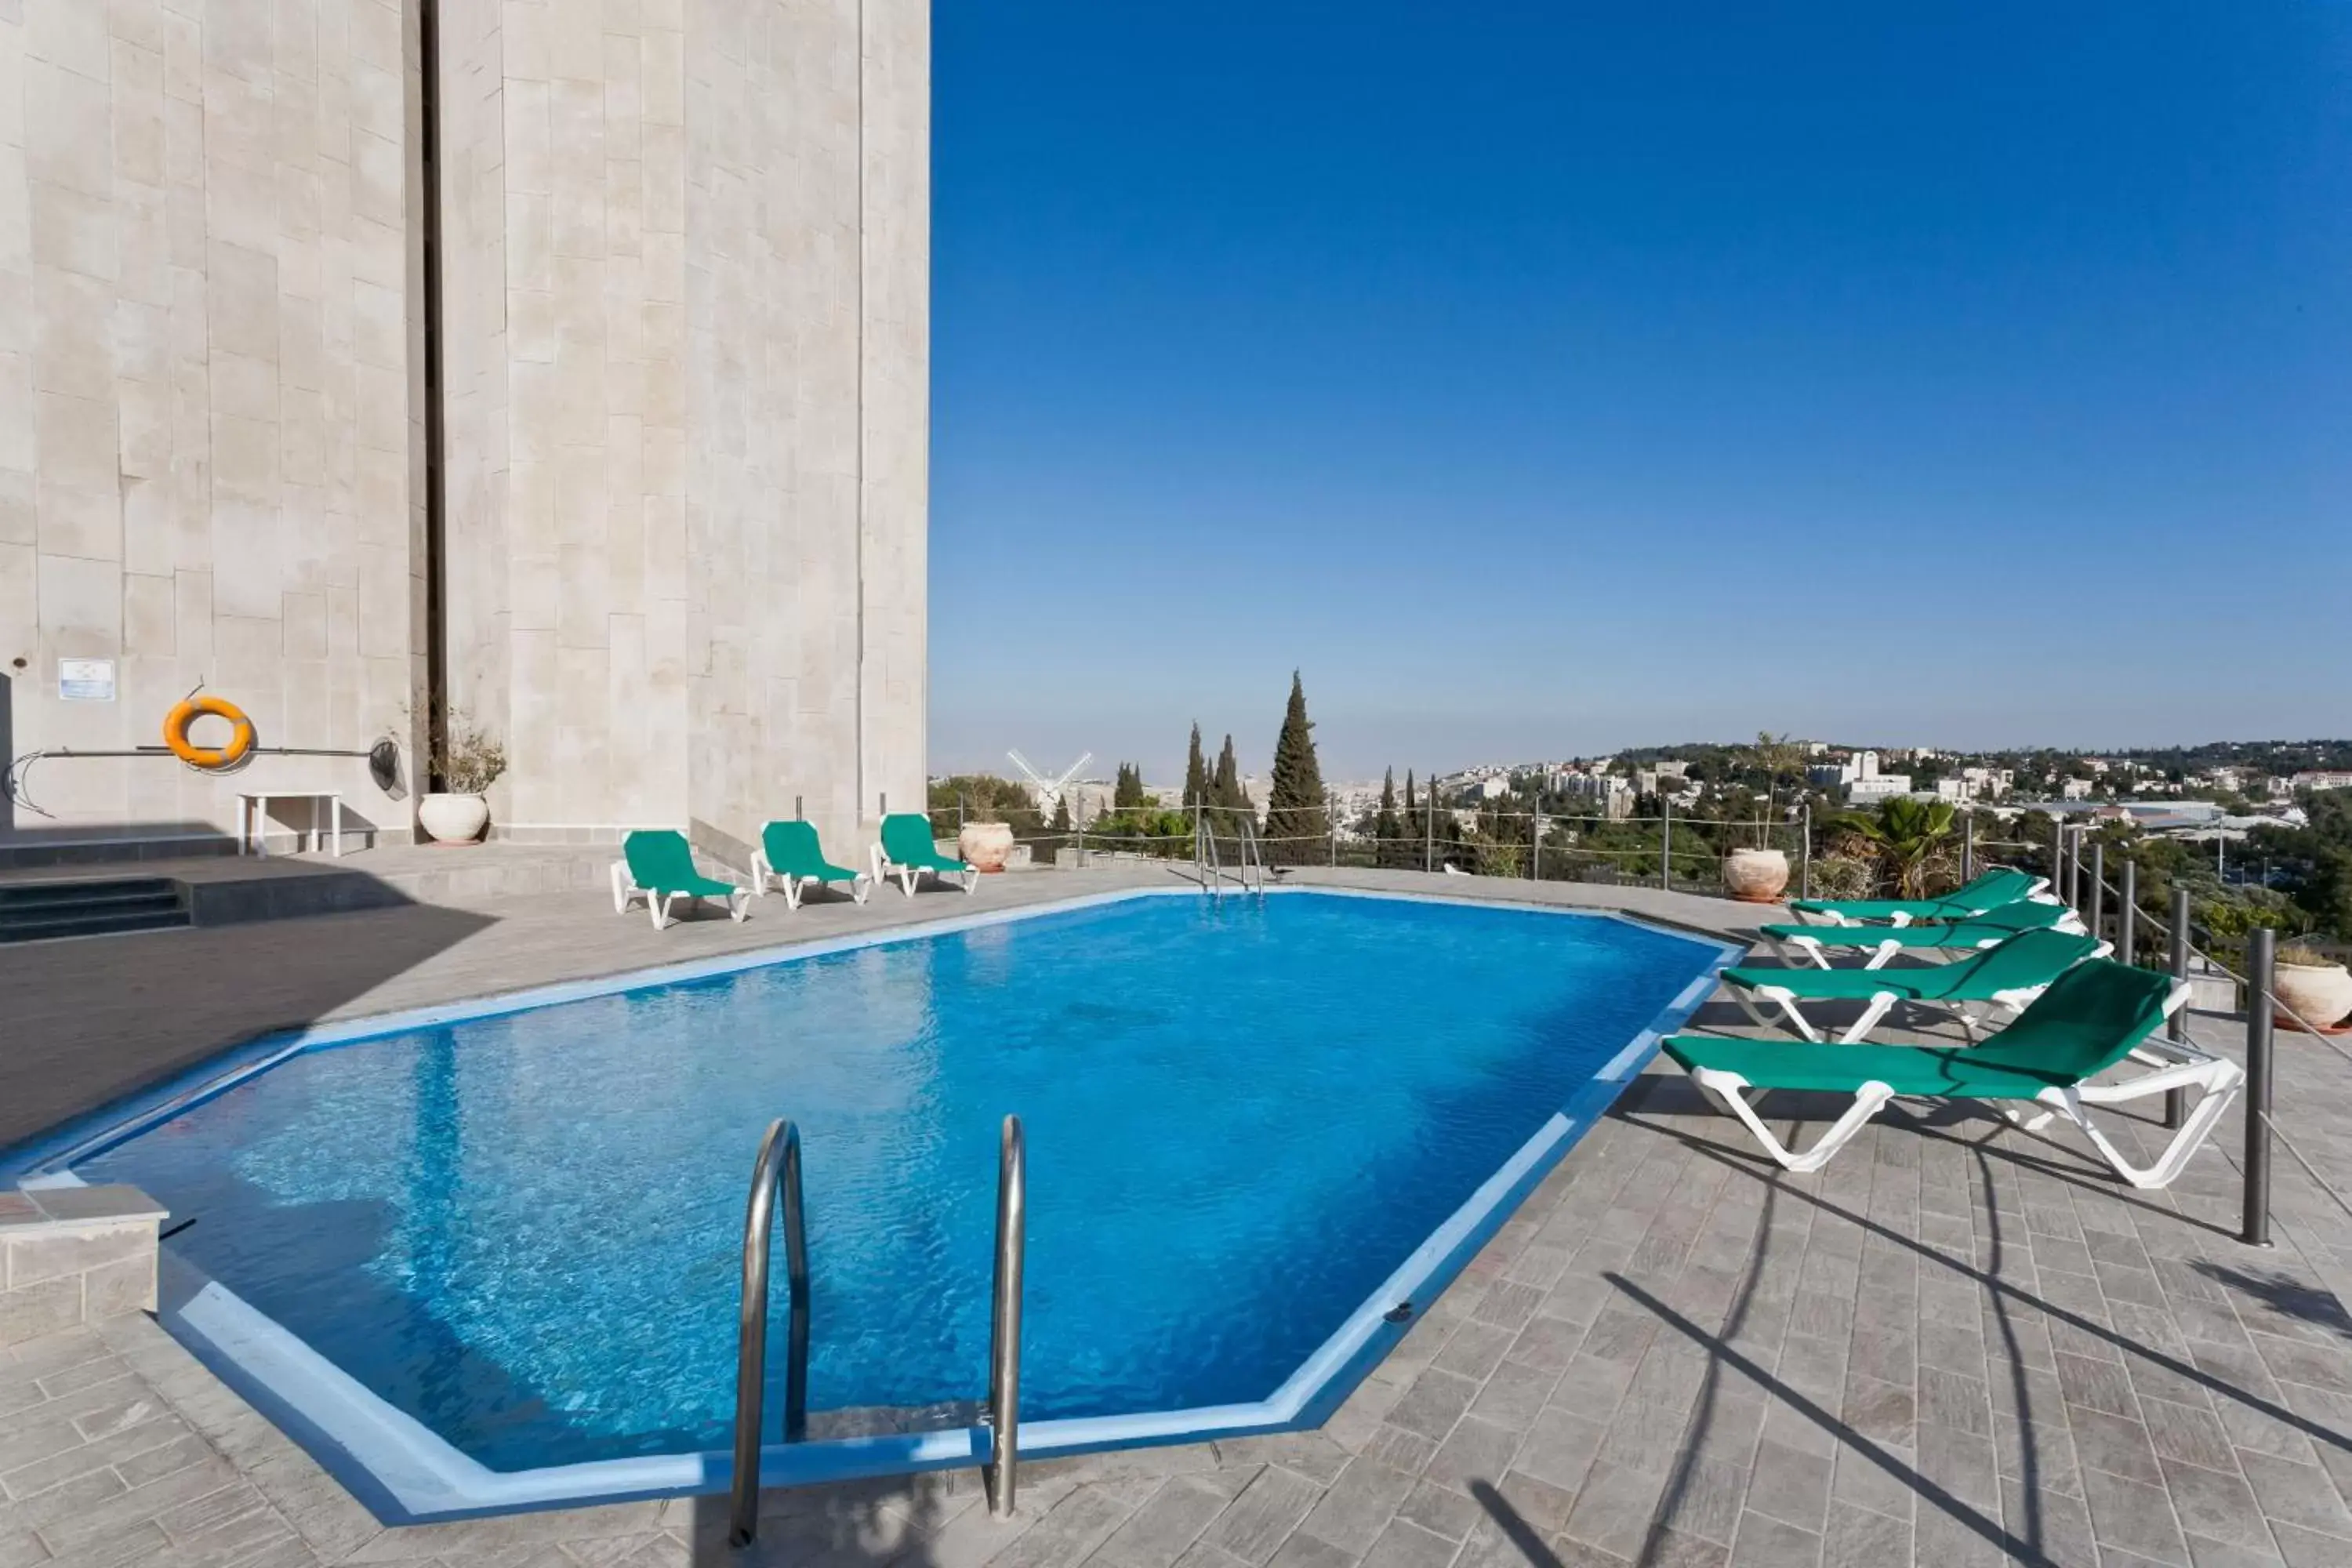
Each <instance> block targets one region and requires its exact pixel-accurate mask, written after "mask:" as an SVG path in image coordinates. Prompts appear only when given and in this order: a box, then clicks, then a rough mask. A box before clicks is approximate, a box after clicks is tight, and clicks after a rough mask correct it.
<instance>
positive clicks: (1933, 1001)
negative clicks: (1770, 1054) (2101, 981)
mask: <svg viewBox="0 0 2352 1568" xmlns="http://www.w3.org/2000/svg"><path fill="white" fill-rule="evenodd" d="M2107 951H2108V944H2107V943H2105V942H2101V941H2100V940H2099V939H2098V938H2096V937H2093V936H2081V935H2073V934H2069V933H2068V932H2065V931H2016V932H2013V933H2011V936H2010V938H2009V940H2008V941H2006V942H2002V943H2001V944H2000V946H1998V947H1992V948H1987V949H1986V950H1985V951H1983V952H1972V953H1970V954H1969V956H1967V957H1966V958H1961V959H1955V960H1954V961H1953V962H1951V963H1935V964H1915V965H1906V966H1905V967H1903V968H1901V969H1811V968H1799V969H1760V968H1758V967H1756V966H1755V965H1753V964H1739V965H1737V966H1735V967H1733V968H1730V969H1727V970H1725V971H1724V972H1723V983H1724V984H1725V985H1727V986H1728V987H1729V988H1730V990H1731V999H1732V1000H1733V1001H1735V1002H1737V1003H1738V1004H1739V1005H1740V1008H1741V1010H1742V1011H1744V1012H1745V1013H1747V1015H1748V1017H1750V1018H1752V1019H1754V1020H1755V1021H1756V1023H1757V1024H1758V1025H1759V1026H1762V1027H1764V1028H1768V1029H1769V1028H1770V1027H1772V1020H1771V1019H1770V1018H1769V1017H1767V1016H1765V1013H1764V1006H1769V1007H1771V1008H1773V1009H1774V1010H1775V1011H1777V1012H1779V1013H1780V1016H1782V1017H1784V1018H1786V1019H1787V1020H1788V1021H1789V1026H1790V1027H1791V1028H1793V1029H1795V1030H1796V1031H1797V1033H1798V1034H1800V1035H1801V1036H1803V1037H1805V1038H1806V1039H1808V1040H1810V1041H1812V1042H1814V1043H1816V1044H1818V1043H1820V1041H1821V1039H1822V1032H1821V1031H1820V1030H1819V1029H1818V1028H1816V1027H1815V1026H1814V1025H1813V1023H1812V1021H1811V1019H1809V1018H1807V1017H1806V1016H1805V1015H1804V1013H1803V1011H1802V1010H1801V1006H1800V1004H1801V1003H1806V1002H1860V1003H1862V1004H1863V1009H1862V1016H1860V1017H1859V1018H1857V1019H1855V1020H1854V1022H1853V1025H1852V1026H1850V1027H1849V1028H1848V1029H1847V1030H1846V1031H1845V1033H1843V1035H1840V1036H1839V1037H1838V1042H1839V1043H1840V1044H1841V1045H1852V1044H1853V1042H1854V1041H1856V1040H1859V1039H1861V1038H1862V1037H1864V1035H1867V1034H1868V1033H1870V1031H1871V1030H1872V1028H1874V1026H1876V1025H1877V1023H1878V1021H1879V1020H1880V1019H1881V1018H1884V1017H1885V1016H1886V1015H1887V1014H1888V1013H1889V1012H1890V1011H1892V1010H1893V1009H1894V1008H1895V1005H1897V1004H1899V1003H1904V1002H1917V1003H1924V1004H1926V1005H1929V1006H1933V1007H1937V1008H1939V1009H1941V1010H1943V1011H1945V1012H1948V1013H1949V1014H1951V1015H1952V1016H1954V1017H1955V1018H1957V1019H1958V1020H1959V1024H1960V1027H1961V1028H1962V1029H1964V1030H1966V1031H1967V1032H1968V1034H1969V1037H1970V1038H1974V1037H1975V1036H1976V1033H1977V1029H1978V1027H1979V1025H1980V1024H1982V1023H1983V1022H1984V1019H1983V1018H1982V1017H1980V1016H1979V1015H1978V1013H1977V1012H1976V1011H1974V1009H1977V1008H1983V1009H1985V1010H1986V1011H1987V1012H1988V1013H2003V1014H2009V1015H2011V1016H2014V1015H2016V1014H2018V1013H2021V1012H2022V1011H2024V1009H2025V1006H2026V1004H2028V1003H2030V1002H2032V1000H2033V999H2034V998H2035V997H2036V996H2039V995H2041V994H2042V991H2043V990H2044V989H2045V988H2046V987H2047V986H2048V985H2049V984H2050V983H2051V982H2052V981H2053V980H2055V979H2057V978H2058V977H2059V976H2060V975H2062V974H2063V973H2066V971H2068V970H2069V969H2072V968H2074V965H2076V964H2078V963H2082V962H2083V961H2084V959H2086V958H2096V957H2100V956H2103V955H2105V953H2106V952H2107ZM1759 1003H1761V1004H1763V1006H1759V1005H1758V1004H1759Z"/></svg>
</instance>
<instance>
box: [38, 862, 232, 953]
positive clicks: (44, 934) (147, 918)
mask: <svg viewBox="0 0 2352 1568" xmlns="http://www.w3.org/2000/svg"><path fill="white" fill-rule="evenodd" d="M192 923H193V917H192V915H191V913H190V910H189V908H188V900H187V898H186V895H185V892H184V889H182V888H181V886H180V884H179V883H177V882H174V881H171V880H169V879H165V878H162V877H128V878H120V879H83V880H80V881H66V882H20V883H16V884H14V885H12V886H8V887H0V942H53V941H55V940H57V939H58V938H59V937H68V936H109V935H112V934H114V933H116V932H119V931H167V930H170V929H171V928H173V927H174V926H184V925H189V924H192Z"/></svg>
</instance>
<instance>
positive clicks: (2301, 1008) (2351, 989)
mask: <svg viewBox="0 0 2352 1568" xmlns="http://www.w3.org/2000/svg"><path fill="white" fill-rule="evenodd" d="M2271 994H2272V996H2273V997H2274V998H2275V999H2276V1000H2277V1002H2278V1004H2279V1005H2280V1006H2281V1007H2282V1008H2286V1007H2292V1008H2294V1011H2295V1014H2296V1016H2299V1017H2302V1018H2304V1019H2305V1020H2307V1021H2308V1022H2309V1023H2310V1024H2311V1025H2312V1026H2313V1027H2315V1028H2320V1029H2325V1028H2327V1027H2328V1026H2331V1025H2334V1024H2337V1023H2341V1022H2342V1021H2343V1020H2344V1017H2345V1016H2346V1015H2347V1014H2352V971H2347V970H2346V969H2345V967H2344V965H2342V964H2340V963H2314V964H2302V963H2282V964H2279V965H2278V966H2276V967H2275V968H2274V969H2273V970H2272V971H2271ZM2276 1022H2277V1024H2278V1026H2280V1027H2281V1028H2284V1029H2293V1028H2298V1027H2300V1026H2299V1025H2297V1024H2296V1023H2295V1021H2294V1019H2293V1018H2290V1017H2288V1016H2286V1015H2285V1014H2284V1012H2282V1013H2280V1014H2278V1015H2277V1016H2276Z"/></svg>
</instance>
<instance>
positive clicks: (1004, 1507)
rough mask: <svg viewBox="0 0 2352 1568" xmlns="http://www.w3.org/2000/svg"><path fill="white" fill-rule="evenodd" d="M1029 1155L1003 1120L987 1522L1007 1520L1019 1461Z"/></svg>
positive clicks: (1012, 1122) (1017, 1129) (1012, 1123)
mask: <svg viewBox="0 0 2352 1568" xmlns="http://www.w3.org/2000/svg"><path fill="white" fill-rule="evenodd" d="M1028 1232H1029V1149H1028V1142H1027V1140H1026V1139H1024V1137H1023V1136H1022V1132H1021V1118H1019V1117H1017V1116H1008V1117H1006V1118H1005V1119H1004V1126H1003V1129H1002V1131H1000V1132H999V1134H998V1138H997V1146H996V1279H995V1288H994V1290H993V1292H992V1309H991V1310H990V1313H989V1328H988V1436H989V1444H988V1447H989V1455H988V1463H986V1464H985V1465H983V1466H982V1467H981V1479H982V1480H983V1481H984V1482H985V1483H986V1484H987V1488H988V1511H989V1515H990V1517H991V1518H994V1519H1010V1518H1012V1517H1013V1493H1014V1491H1015V1490H1016V1484H1015V1478H1014V1471H1015V1469H1016V1468H1018V1466H1019V1464H1020V1459H1021V1270H1022V1265H1023V1263H1024V1260H1025V1258H1026V1254H1027V1250H1028Z"/></svg>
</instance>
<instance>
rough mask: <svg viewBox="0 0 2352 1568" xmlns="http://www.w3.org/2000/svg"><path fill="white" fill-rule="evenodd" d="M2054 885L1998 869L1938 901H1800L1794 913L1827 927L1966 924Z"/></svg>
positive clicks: (1792, 904)
mask: <svg viewBox="0 0 2352 1568" xmlns="http://www.w3.org/2000/svg"><path fill="white" fill-rule="evenodd" d="M2049 885H2050V884H2049V883H2048V882H2047V881H2046V880H2044V879H2042V878H2040V877H2036V876H2034V875H2033V874H2032V873H2031V872H2028V871H2019V870H2014V869H2012V868H2010V867H2007V866H1996V867H1994V868H1992V869H1991V870H1990V871H1987V872H1985V873H1984V874H1983V875H1981V876H1979V877H1977V878H1975V879H1971V880H1970V881H1969V882H1968V883H1966V884H1965V885H1963V886H1961V887H1958V888H1955V889H1952V890H1951V891H1950V892H1948V893H1946V894H1944V895H1942V896H1941V897H1939V898H1933V899H1796V900H1791V901H1790V904H1789V908H1790V909H1791V910H1795V911H1796V913H1797V915H1798V917H1799V918H1800V919H1805V918H1808V917H1811V916H1819V917H1820V920H1821V922H1822V923H1823V924H1827V925H1869V924H1881V925H1912V924H1916V923H1917V922H1919V921H1964V920H1969V919H1973V918H1974V917H1976V916H1978V915H1980V914H1983V913H1984V912H1985V911H1986V910H1997V909H1999V908H2000V907H2001V906H2002V905H2003V904H2013V903H2016V902H2017V901H2018V900H2021V899H2031V898H2035V897H2038V896H2040V894H2041V893H2042V889H2044V888H2046V887H2048V886H2049Z"/></svg>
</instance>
